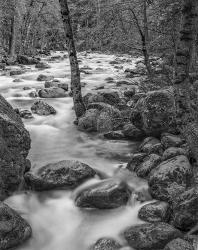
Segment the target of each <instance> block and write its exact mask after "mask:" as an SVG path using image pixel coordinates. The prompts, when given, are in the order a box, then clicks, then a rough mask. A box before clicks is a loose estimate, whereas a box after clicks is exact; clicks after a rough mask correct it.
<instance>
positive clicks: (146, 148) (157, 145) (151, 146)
mask: <svg viewBox="0 0 198 250" xmlns="http://www.w3.org/2000/svg"><path fill="white" fill-rule="evenodd" d="M139 149H140V151H141V152H143V153H147V154H152V153H154V154H159V155H161V154H162V153H163V147H162V144H161V142H160V140H158V139H157V138H155V137H147V138H145V139H144V141H143V142H142V144H141V145H140V147H139Z"/></svg>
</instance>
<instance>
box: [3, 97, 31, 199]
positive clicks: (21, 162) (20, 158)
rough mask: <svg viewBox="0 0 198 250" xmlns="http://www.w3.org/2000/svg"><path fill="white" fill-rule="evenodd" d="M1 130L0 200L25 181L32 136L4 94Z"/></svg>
mask: <svg viewBox="0 0 198 250" xmlns="http://www.w3.org/2000/svg"><path fill="white" fill-rule="evenodd" d="M0 131H1V132H0V145H1V147H0V200H3V199H4V198H6V197H7V196H9V195H10V194H12V192H14V191H16V190H17V189H18V188H19V186H20V184H21V183H22V182H23V173H24V170H25V166H26V157H27V155H28V152H29V149H30V136H29V133H28V132H27V130H26V129H25V128H24V125H23V123H22V120H21V118H20V116H19V115H18V114H17V113H16V112H15V111H14V109H13V108H12V107H11V105H10V104H9V103H7V102H6V100H5V99H4V98H3V97H2V96H0Z"/></svg>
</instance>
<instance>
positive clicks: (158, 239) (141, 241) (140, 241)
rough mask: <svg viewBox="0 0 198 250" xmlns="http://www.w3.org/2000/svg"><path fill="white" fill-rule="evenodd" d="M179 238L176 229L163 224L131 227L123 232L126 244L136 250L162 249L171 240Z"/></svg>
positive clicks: (178, 232)
mask: <svg viewBox="0 0 198 250" xmlns="http://www.w3.org/2000/svg"><path fill="white" fill-rule="evenodd" d="M181 236H182V234H181V232H180V231H179V230H178V229H176V228H174V227H173V226H171V225H169V224H167V223H163V222H155V223H146V224H142V225H136V226H132V227H130V228H129V229H127V230H126V231H125V232H124V237H125V239H126V240H127V242H128V244H129V245H130V246H131V247H132V248H135V249H136V250H159V249H163V248H164V247H165V246H166V245H167V243H169V242H170V241H171V240H174V239H176V238H179V237H181Z"/></svg>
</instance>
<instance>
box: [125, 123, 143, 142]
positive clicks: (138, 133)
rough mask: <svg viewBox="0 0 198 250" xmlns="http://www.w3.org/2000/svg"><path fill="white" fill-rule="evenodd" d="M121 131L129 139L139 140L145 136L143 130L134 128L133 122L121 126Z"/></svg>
mask: <svg viewBox="0 0 198 250" xmlns="http://www.w3.org/2000/svg"><path fill="white" fill-rule="evenodd" d="M122 132H123V134H124V135H125V137H126V138H127V139H131V140H138V141H140V140H141V139H142V138H143V137H144V136H145V134H144V132H143V131H142V130H140V129H138V128H136V126H134V125H133V124H126V125H125V126H124V127H123V131H122Z"/></svg>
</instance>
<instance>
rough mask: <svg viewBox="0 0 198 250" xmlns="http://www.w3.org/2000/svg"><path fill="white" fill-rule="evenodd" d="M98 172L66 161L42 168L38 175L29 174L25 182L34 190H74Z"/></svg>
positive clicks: (74, 162)
mask: <svg viewBox="0 0 198 250" xmlns="http://www.w3.org/2000/svg"><path fill="white" fill-rule="evenodd" d="M95 174H96V172H95V171H94V170H93V169H92V168H91V167H89V166H88V165H86V164H84V163H81V162H78V161H71V160H65V161H60V162H57V163H52V164H48V165H46V166H44V167H42V168H41V169H40V170H39V172H38V173H37V174H33V173H31V172H27V173H26V174H25V181H26V183H27V184H28V186H30V187H31V188H32V189H33V190H37V191H43V190H50V189H73V188H75V187H77V186H78V185H80V184H81V183H83V182H84V181H85V180H87V179H90V178H92V177H94V175H95Z"/></svg>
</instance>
